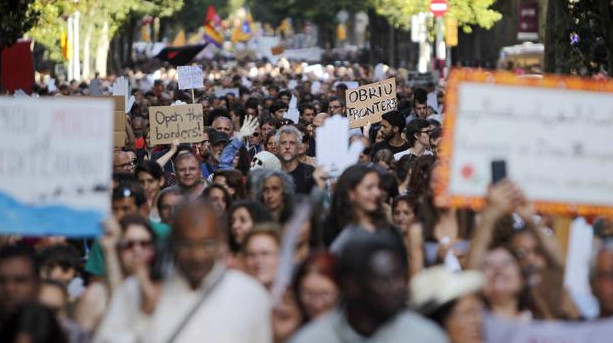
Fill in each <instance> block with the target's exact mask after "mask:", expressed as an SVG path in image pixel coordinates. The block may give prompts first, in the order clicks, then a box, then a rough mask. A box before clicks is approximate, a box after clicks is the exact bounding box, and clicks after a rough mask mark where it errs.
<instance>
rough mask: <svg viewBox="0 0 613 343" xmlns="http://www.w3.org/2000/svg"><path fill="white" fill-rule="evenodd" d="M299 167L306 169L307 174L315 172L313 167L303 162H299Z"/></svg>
mask: <svg viewBox="0 0 613 343" xmlns="http://www.w3.org/2000/svg"><path fill="white" fill-rule="evenodd" d="M298 167H299V168H302V169H304V171H305V172H307V173H312V172H313V171H314V170H315V168H313V166H312V165H310V164H306V163H302V162H298Z"/></svg>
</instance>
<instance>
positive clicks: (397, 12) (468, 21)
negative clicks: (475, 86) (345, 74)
mask: <svg viewBox="0 0 613 343" xmlns="http://www.w3.org/2000/svg"><path fill="white" fill-rule="evenodd" d="M370 2H371V4H372V5H373V6H374V8H375V9H376V11H377V13H378V14H379V15H382V16H384V17H386V18H387V19H388V20H389V21H390V23H392V24H393V25H394V26H396V27H401V28H405V29H408V28H410V26H411V17H412V16H413V15H415V14H417V13H420V12H429V6H430V0H370ZM448 2H449V12H448V15H450V16H452V17H454V18H456V19H457V20H458V24H459V25H460V26H461V27H462V28H463V29H464V31H465V32H470V31H471V28H470V26H471V25H476V26H480V27H483V28H485V29H489V28H491V27H492V26H494V24H495V23H496V22H497V21H499V20H500V19H502V15H501V14H500V13H499V12H497V11H495V10H493V9H491V8H490V7H491V6H492V5H493V4H494V3H495V2H496V0H448Z"/></svg>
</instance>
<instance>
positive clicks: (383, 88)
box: [345, 78, 398, 129]
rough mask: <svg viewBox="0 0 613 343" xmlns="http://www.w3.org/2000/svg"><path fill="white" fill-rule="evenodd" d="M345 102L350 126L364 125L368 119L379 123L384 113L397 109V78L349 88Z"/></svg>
mask: <svg viewBox="0 0 613 343" xmlns="http://www.w3.org/2000/svg"><path fill="white" fill-rule="evenodd" d="M345 103H346V104H347V117H348V118H349V127H350V128H352V129H353V128H356V127H362V126H364V125H366V123H367V122H368V121H370V122H371V123H373V124H374V123H378V122H380V121H381V115H382V114H383V113H385V112H389V111H392V110H395V109H396V108H397V106H398V104H397V101H396V80H395V79H394V78H390V79H387V80H384V81H379V82H375V83H371V84H368V85H364V86H362V87H358V88H355V89H348V90H347V92H346V93H345Z"/></svg>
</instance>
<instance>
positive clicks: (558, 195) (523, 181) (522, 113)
mask: <svg viewBox="0 0 613 343" xmlns="http://www.w3.org/2000/svg"><path fill="white" fill-rule="evenodd" d="M445 109H446V110H445V118H444V121H443V137H442V141H441V143H440V145H439V161H440V162H439V164H437V166H436V168H435V175H434V176H435V185H434V188H435V189H434V191H435V194H436V203H437V204H438V205H440V206H452V207H467V208H472V209H475V210H478V209H481V208H482V207H483V205H484V200H485V199H484V195H485V193H486V190H487V187H488V186H489V184H490V183H491V165H490V163H491V161H492V160H501V159H502V160H505V161H506V164H507V175H508V177H509V178H510V179H512V180H514V181H515V182H517V183H518V184H519V185H520V186H521V187H522V188H523V189H524V191H525V192H526V193H527V196H528V197H529V198H530V199H531V200H533V201H534V204H535V207H536V209H537V211H539V212H541V213H549V214H559V215H613V82H611V81H597V80H592V79H582V78H577V77H561V76H542V77H541V76H517V75H515V74H512V73H508V72H490V71H477V70H471V69H457V70H453V71H452V72H451V75H450V77H449V80H448V83H447V92H446V102H445Z"/></svg>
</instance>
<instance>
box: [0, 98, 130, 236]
mask: <svg viewBox="0 0 613 343" xmlns="http://www.w3.org/2000/svg"><path fill="white" fill-rule="evenodd" d="M124 116H125V115H124ZM112 137H113V102H112V100H111V99H110V98H97V99H93V98H89V99H86V98H82V99H79V98H46V99H34V98H23V99H13V98H0V218H2V219H1V220H0V234H16V235H22V236H28V235H31V236H40V235H60V236H71V237H86V236H97V235H99V234H100V232H101V229H100V222H101V220H103V219H104V218H105V217H106V216H107V215H108V214H109V213H110V201H109V200H110V197H111V194H110V193H111V177H110V175H111V171H112V157H111V154H112V151H113V149H112Z"/></svg>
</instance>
